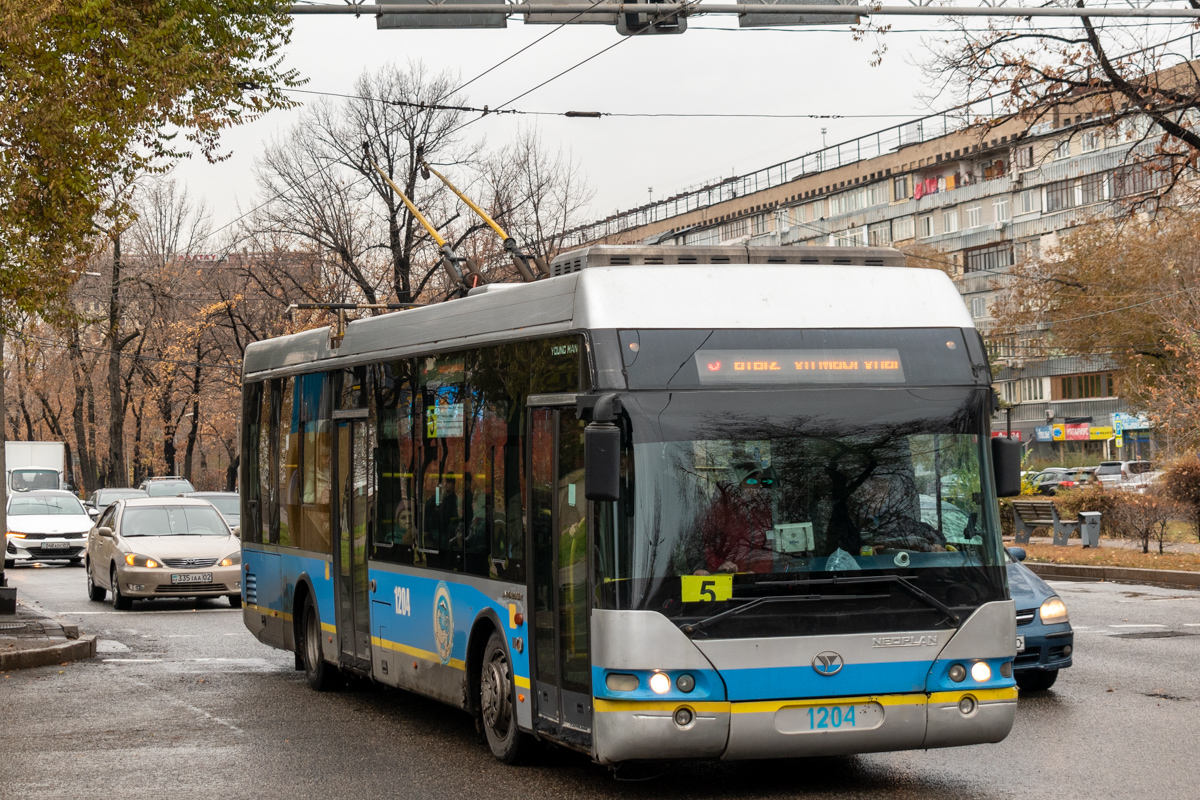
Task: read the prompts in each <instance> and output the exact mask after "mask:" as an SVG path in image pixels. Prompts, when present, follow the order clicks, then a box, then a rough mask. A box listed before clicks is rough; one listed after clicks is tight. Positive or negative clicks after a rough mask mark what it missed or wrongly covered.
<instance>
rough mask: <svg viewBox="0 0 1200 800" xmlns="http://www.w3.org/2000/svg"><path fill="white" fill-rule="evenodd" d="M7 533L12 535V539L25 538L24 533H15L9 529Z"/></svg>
mask: <svg viewBox="0 0 1200 800" xmlns="http://www.w3.org/2000/svg"><path fill="white" fill-rule="evenodd" d="M8 535H9V536H11V537H13V538H14V539H24V538H25V534H23V533H17V532H16V531H9V532H8Z"/></svg>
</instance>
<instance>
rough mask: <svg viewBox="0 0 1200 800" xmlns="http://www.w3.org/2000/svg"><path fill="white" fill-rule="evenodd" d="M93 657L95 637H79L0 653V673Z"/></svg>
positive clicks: (94, 653)
mask: <svg viewBox="0 0 1200 800" xmlns="http://www.w3.org/2000/svg"><path fill="white" fill-rule="evenodd" d="M95 655H96V637H95V636H80V637H79V638H78V639H74V640H69V641H66V642H57V643H55V644H51V645H47V646H45V647H37V648H31V649H29V650H14V651H12V652H9V653H0V671H7V670H14V669H29V668H31V667H48V666H51V665H54V664H62V663H64V662H67V661H81V660H83V659H85V658H93V657H94V656H95Z"/></svg>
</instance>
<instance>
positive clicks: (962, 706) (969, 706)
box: [958, 696, 975, 717]
mask: <svg viewBox="0 0 1200 800" xmlns="http://www.w3.org/2000/svg"><path fill="white" fill-rule="evenodd" d="M958 710H959V711H961V712H962V715H963V716H964V717H969V716H971V715H972V714H974V713H975V698H974V697H970V696H967V697H964V698H963V699H961V700H959V701H958Z"/></svg>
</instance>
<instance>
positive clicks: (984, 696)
mask: <svg viewBox="0 0 1200 800" xmlns="http://www.w3.org/2000/svg"><path fill="white" fill-rule="evenodd" d="M968 694H969V695H971V696H972V697H974V698H975V699H976V700H978V701H979V702H981V703H990V702H995V701H997V700H1016V699H1017V687H1015V686H1011V687H1009V688H1007V689H975V690H971V689H963V690H961V691H957V692H934V693H933V694H931V695H929V702H931V703H957V702H958V701H959V700H961V699H962V698H963V696H964V695H968Z"/></svg>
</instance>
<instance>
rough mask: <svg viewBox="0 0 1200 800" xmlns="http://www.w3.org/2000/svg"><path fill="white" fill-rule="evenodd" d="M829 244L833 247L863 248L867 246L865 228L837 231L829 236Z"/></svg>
mask: <svg viewBox="0 0 1200 800" xmlns="http://www.w3.org/2000/svg"><path fill="white" fill-rule="evenodd" d="M829 243H830V244H832V245H833V246H834V247H865V246H866V244H867V227H866V226H865V225H864V226H862V227H861V228H851V229H850V230H848V231H838V232H837V233H834V234H830V236H829Z"/></svg>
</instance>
